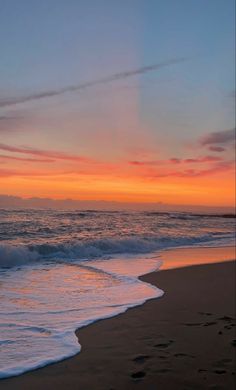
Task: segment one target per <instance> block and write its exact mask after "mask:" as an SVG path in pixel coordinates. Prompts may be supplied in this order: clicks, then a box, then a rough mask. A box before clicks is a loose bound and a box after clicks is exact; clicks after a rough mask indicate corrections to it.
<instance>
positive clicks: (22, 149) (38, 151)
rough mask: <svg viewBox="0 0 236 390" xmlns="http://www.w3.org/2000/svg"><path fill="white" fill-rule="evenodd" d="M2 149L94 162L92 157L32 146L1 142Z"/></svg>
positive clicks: (0, 148) (0, 147)
mask: <svg viewBox="0 0 236 390" xmlns="http://www.w3.org/2000/svg"><path fill="white" fill-rule="evenodd" d="M0 150H4V151H7V152H14V153H21V154H30V155H32V156H39V157H46V158H49V159H56V160H67V161H76V162H94V161H93V160H92V159H90V158H88V157H84V156H78V155H74V154H69V153H64V152H58V151H52V150H41V149H34V148H30V147H17V146H10V145H6V144H2V143H1V144H0ZM41 161H42V160H41Z"/></svg>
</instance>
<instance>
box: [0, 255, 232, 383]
mask: <svg viewBox="0 0 236 390" xmlns="http://www.w3.org/2000/svg"><path fill="white" fill-rule="evenodd" d="M167 252H168V255H167ZM167 252H165V256H169V259H170V258H171V257H172V258H173V256H172V255H173V251H172V252H171V251H167ZM171 253H172V254H171ZM175 253H176V252H175ZM178 253H179V252H178ZM204 254H205V255H204ZM185 255H186V256H188V258H189V256H190V253H189V252H188V254H187V252H186V250H185ZM201 255H202V256H205V258H207V252H206V250H205V251H204V250H202V252H201ZM178 256H180V257H181V258H183V256H184V252H182V254H181V253H179V254H178ZM225 259H226V257H225ZM166 260H168V257H166ZM222 260H223V259H222ZM141 279H142V280H143V281H145V282H148V283H151V284H154V285H157V286H158V287H160V288H161V289H163V290H164V291H165V294H164V296H163V297H162V298H159V299H153V300H150V301H148V302H146V303H145V304H144V305H142V306H139V307H136V308H133V309H130V310H128V311H127V312H126V313H124V314H121V315H119V316H117V317H113V318H111V319H107V320H102V321H99V322H97V323H94V324H92V325H90V326H88V327H86V328H83V329H80V330H79V331H78V332H77V335H78V337H79V340H80V343H81V344H82V352H81V353H80V354H79V355H77V356H75V357H73V358H70V359H67V360H64V361H63V362H60V363H56V364H53V365H50V366H47V367H44V368H42V369H39V370H35V371H32V372H29V373H26V374H24V375H21V376H18V377H15V378H9V379H4V380H1V381H0V389H1V390H6V389H20V390H21V389H22V390H28V389H34V390H48V389H55V390H56V389H58V390H60V389H63V390H70V389H78V390H126V389H127V390H132V389H143V390H156V389H158V390H169V389H170V390H175V389H176V390H177V389H178V390H190V389H191V390H192V389H219V390H220V389H227V390H231V389H234V388H235V343H236V341H235V339H236V336H235V262H233V261H228V262H222V263H216V264H205V265H194V266H191V267H184V268H179V269H170V270H164V271H159V272H153V273H151V274H149V275H145V276H144V277H142V278H141Z"/></svg>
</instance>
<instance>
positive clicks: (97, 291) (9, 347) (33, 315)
mask: <svg viewBox="0 0 236 390" xmlns="http://www.w3.org/2000/svg"><path fill="white" fill-rule="evenodd" d="M135 264H136V266H137V267H136V268H137V270H138V271H137V270H136V272H134V271H132V270H134V266H135ZM106 265H107V267H106ZM108 265H109V266H108ZM159 265H160V261H158V260H157V259H143V258H137V259H136V260H135V259H134V258H130V259H125V258H123V259H112V260H109V261H108V260H107V261H105V260H104V262H103V263H102V262H98V267H96V261H95V262H86V263H82V264H74V265H70V264H57V265H53V266H52V265H49V264H48V265H37V266H36V267H26V268H24V267H23V268H21V269H18V270H10V269H9V270H5V271H4V272H3V273H2V274H1V273H0V283H2V284H3V291H4V296H3V299H2V302H3V305H2V311H1V312H0V322H1V340H0V345H1V359H0V378H7V377H10V376H15V375H19V374H22V373H23V372H26V371H29V370H32V369H35V368H40V367H43V366H45V365H47V364H50V363H53V362H57V361H59V360H62V359H65V358H68V357H70V356H73V355H75V354H76V353H78V352H79V351H80V349H81V345H80V344H79V342H78V340H77V337H76V336H75V333H74V332H75V330H76V329H77V328H81V327H83V326H86V325H88V324H90V323H92V322H94V321H97V320H99V319H103V318H109V317H112V316H115V315H117V314H119V313H122V312H125V311H126V310H127V309H128V308H130V307H134V306H137V305H141V304H143V303H144V302H145V301H146V300H148V299H150V298H155V297H160V296H161V295H163V291H161V290H159V289H158V288H156V287H154V286H151V285H149V284H148V283H144V282H141V281H140V280H138V279H137V276H138V275H140V274H141V273H147V272H149V271H151V270H153V269H154V268H157V267H159ZM106 268H107V269H106ZM6 281H7V282H6ZM30 286H33V287H32V288H31V287H30ZM49 286H50V287H49ZM4 287H5V289H4ZM13 362H14V363H13Z"/></svg>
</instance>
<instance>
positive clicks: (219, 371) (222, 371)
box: [213, 370, 227, 375]
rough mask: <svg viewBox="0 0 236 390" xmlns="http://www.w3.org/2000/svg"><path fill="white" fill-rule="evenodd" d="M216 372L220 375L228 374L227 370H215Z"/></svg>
mask: <svg viewBox="0 0 236 390" xmlns="http://www.w3.org/2000/svg"><path fill="white" fill-rule="evenodd" d="M213 372H214V373H215V374H219V375H221V374H226V372H227V371H225V370H215V371H213Z"/></svg>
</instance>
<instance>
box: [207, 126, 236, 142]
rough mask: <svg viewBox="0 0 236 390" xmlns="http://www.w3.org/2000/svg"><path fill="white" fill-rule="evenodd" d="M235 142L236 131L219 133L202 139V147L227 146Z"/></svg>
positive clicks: (230, 130)
mask: <svg viewBox="0 0 236 390" xmlns="http://www.w3.org/2000/svg"><path fill="white" fill-rule="evenodd" d="M234 140H235V129H229V130H224V131H217V132H214V133H210V134H207V135H206V136H204V137H202V138H201V139H200V145H202V146H205V145H214V144H226V143H229V142H232V141H234Z"/></svg>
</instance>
